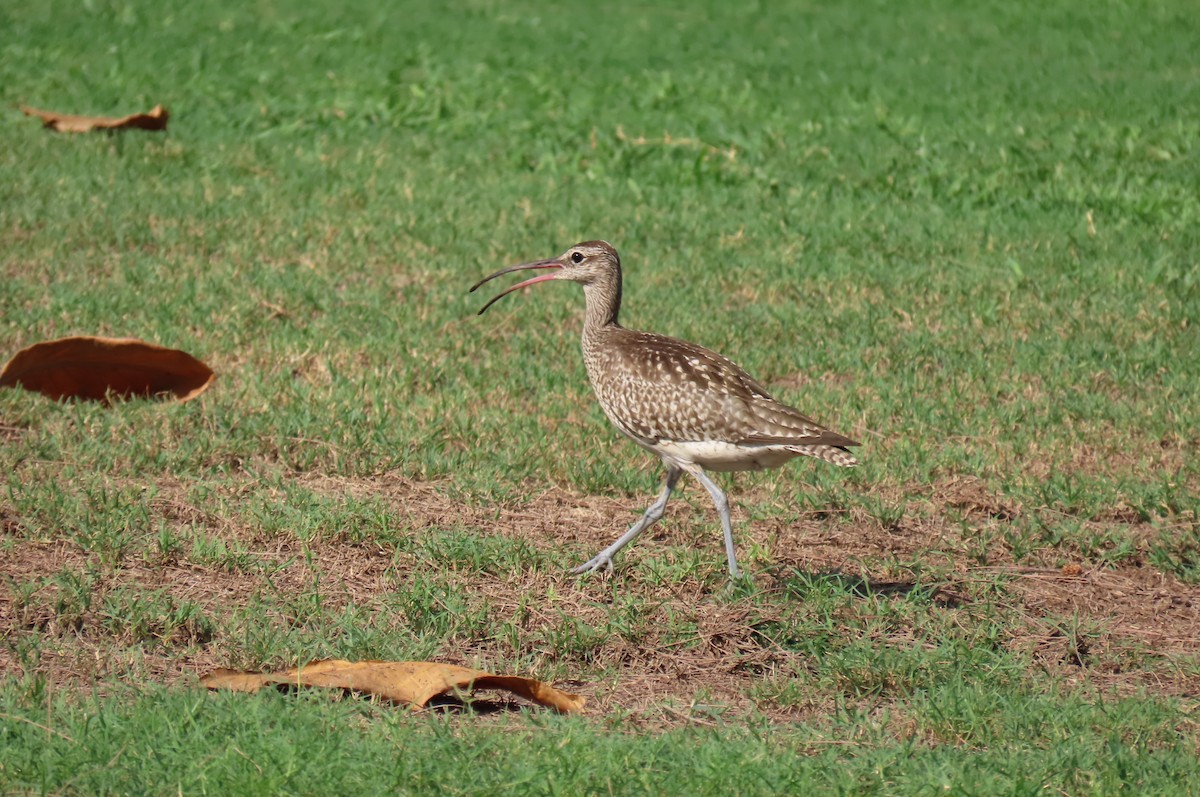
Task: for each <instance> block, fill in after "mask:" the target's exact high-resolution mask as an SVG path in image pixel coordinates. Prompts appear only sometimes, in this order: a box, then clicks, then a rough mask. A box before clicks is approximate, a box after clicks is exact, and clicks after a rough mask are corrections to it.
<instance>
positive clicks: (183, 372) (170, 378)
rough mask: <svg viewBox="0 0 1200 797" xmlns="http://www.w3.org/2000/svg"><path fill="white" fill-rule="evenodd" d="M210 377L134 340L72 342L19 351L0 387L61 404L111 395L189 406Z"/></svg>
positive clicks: (179, 357)
mask: <svg viewBox="0 0 1200 797" xmlns="http://www.w3.org/2000/svg"><path fill="white" fill-rule="evenodd" d="M214 378H215V374H213V372H212V369H211V368H209V367H208V366H207V365H205V364H204V363H202V362H200V361H199V360H197V359H196V358H195V357H193V356H192V355H190V354H188V353H187V352H184V351H180V350H179V349H167V348H163V347H162V346H155V345H154V344H153V343H146V342H145V341H141V340H135V339H133V338H94V337H72V338H59V339H58V340H49V341H45V342H43V343H35V344H34V345H32V346H30V347H29V348H26V349H22V350H21V351H19V352H17V354H16V356H15V357H13V358H12V359H11V360H9V361H8V364H7V365H5V366H4V370H3V371H0V387H23V388H25V389H26V390H34V391H37V392H38V393H43V394H45V395H47V396H50V397H51V398H54V399H58V400H60V401H61V400H62V399H68V398H79V399H90V400H92V401H107V400H108V399H109V397H110V396H118V397H121V398H129V397H132V396H166V397H173V398H176V399H178V400H180V401H189V400H191V399H194V398H195V397H196V396H198V395H200V394H201V393H203V392H204V391H205V390H207V389H208V386H209V385H210V384H212V380H213V379H214Z"/></svg>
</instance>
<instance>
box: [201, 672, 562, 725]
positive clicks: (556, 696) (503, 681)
mask: <svg viewBox="0 0 1200 797" xmlns="http://www.w3.org/2000/svg"><path fill="white" fill-rule="evenodd" d="M200 683H201V684H203V685H204V686H205V687H207V688H209V689H232V690H234V691H237V692H257V691H258V690H259V689H261V688H262V687H264V686H288V685H290V686H315V687H326V688H332V689H348V690H350V691H352V692H359V693H363V694H370V695H375V696H377V697H381V698H383V699H385V700H390V701H392V702H394V703H406V704H408V705H411V706H412V707H413V708H421V707H423V706H424V705H425V704H426V703H428V702H429V701H430V700H431V699H432V698H434V697H435V696H437V695H440V694H444V693H446V692H450V691H452V690H464V691H471V690H473V689H504V690H506V691H509V692H512V693H513V694H516V695H519V696H521V697H523V698H525V699H527V700H531V701H533V702H535V703H538V704H539V705H543V706H547V707H549V708H552V709H554V710H556V711H559V712H562V713H564V714H569V713H577V712H581V711H583V705H584V703H585V702H586V699H585V698H583V697H580V696H579V695H573V694H571V693H569V692H563V691H561V690H559V689H556V688H554V687H553V686H550V685H549V684H547V683H543V682H542V681H538V680H535V679H533V678H525V677H523V676H519V675H493V674H492V673H488V672H484V671H483V670H472V669H470V668H468V667H458V666H456V665H453V664H441V663H438V662H433V661H345V660H342V659H327V660H325V661H314V662H311V663H309V664H306V665H304V666H303V667H293V668H292V669H289V670H284V671H282V672H276V673H259V672H239V671H237V670H224V669H222V670H214V671H213V672H211V673H209V674H208V675H205V676H204V677H202V678H201V679H200Z"/></svg>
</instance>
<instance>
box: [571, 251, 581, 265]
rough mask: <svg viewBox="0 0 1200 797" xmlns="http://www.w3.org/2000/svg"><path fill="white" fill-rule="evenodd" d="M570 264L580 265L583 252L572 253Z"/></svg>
mask: <svg viewBox="0 0 1200 797" xmlns="http://www.w3.org/2000/svg"><path fill="white" fill-rule="evenodd" d="M571 262H572V263H575V264H576V265H578V264H579V263H582V262H583V252H572V253H571Z"/></svg>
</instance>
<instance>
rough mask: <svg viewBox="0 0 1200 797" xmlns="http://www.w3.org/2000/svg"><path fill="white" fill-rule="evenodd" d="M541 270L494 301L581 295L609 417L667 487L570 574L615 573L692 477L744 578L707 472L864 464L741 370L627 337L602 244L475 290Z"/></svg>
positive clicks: (617, 262) (732, 564) (721, 500)
mask: <svg viewBox="0 0 1200 797" xmlns="http://www.w3.org/2000/svg"><path fill="white" fill-rule="evenodd" d="M531 269H544V270H546V271H548V272H549V273H548V274H543V275H540V276H537V277H533V278H531V279H527V280H525V281H523V282H520V283H517V284H516V285H513V286H512V287H510V288H508V289H507V290H505V291H503V292H501V293H500V294H498V295H497V296H495V297H494V298H493V299H492V300H491V301H489V302H488V303H487V304H485V305H484V306H483V308H482V309H481V310H480V311H479V314H480V315H482V314H483V313H484V312H485V311H486V310H487V309H488V308H489V307H491V306H492V305H493V304H495V303H496V302H497V301H498V300H499V299H500V298H501V297H503V296H506V295H508V294H510V293H512V292H513V291H516V290H519V289H521V288H524V287H527V286H529V285H534V284H536V283H539V282H547V281H549V280H570V281H571V282H578V283H579V284H580V285H582V286H583V295H584V299H585V301H586V303H587V311H586V314H585V316H584V322H583V361H584V364H585V365H586V366H587V374H588V379H589V380H590V381H591V383H592V389H593V390H594V391H595V393H596V398H597V399H598V400H599V402H600V406H601V408H602V409H603V410H604V414H605V415H607V416H608V419H609V420H610V421H612V423H613V425H614V426H616V427H617V429H619V430H620V431H621V432H622V433H623V434H625V435H626V436H628V437H630V438H632V439H633V441H634V442H635V443H637V444H638V445H640V446H642V447H643V448H646V449H648V450H650V451H653V452H654V453H655V454H657V455H658V456H660V457H662V460H663V462H665V463H666V465H667V479H666V484H665V486H664V487H663V490H662V492H661V493H660V494H659V496H658V499H657V500H656V501H655V502H654V503H653V504H651V506H650V508H649V509H647V510H646V512H645V514H644V515H642V517H641V519H639V520H638V521H637V522H636V523H634V524H633V525H632V526H631V527H630V528H629V530H628V531H626V532H625V533H624V534H622V535H621V536H620V537H619V538H618V539H617V540H616V542H614V543H613V544H612V545H609V546H608V547H607V548H605V549H604V550H602V551H600V553H598V554H596V555H595V556H594V557H592V558H591V559H589V560H588V561H587V562H584V563H583V564H582V565H580V566H579V567H576V568H575V569H574V570H572V571H571V572H572V573H576V574H578V573H586V572H589V571H592V570H596V569H598V568H601V567H607V568H608V569H610V570H611V569H612V559H613V556H615V555H616V554H617V552H618V551H620V550H621V549H622V548H624V547H625V546H626V545H627V544H629V543H630V542H632V541H633V539H634V538H636V537H637V536H638V535H639V534H641V533H642V532H643V531H645V530H646V529H648V528H649V527H650V526H652V525H653V524H654V523H655V522H656V521H657V520H658V519H659V518H661V517H662V514H663V509H664V508H665V507H666V505H667V500H668V499H669V498H670V497H671V491H672V490H674V489H675V484H676V483H677V482H678V481H679V477H680V476H681V475H682V474H683V473H685V472H687V473H690V474H691V475H692V476H694V477H695V478H696V480H697V481H698V482H700V484H702V485H704V488H705V489H706V490H708V492H709V495H711V496H712V500H713V503H714V504H716V507H717V513H718V514H719V515H720V516H721V526H722V528H723V530H724V532H725V555H726V557H727V558H728V560H729V575H730V577H737V576H738V575H740V572H739V570H738V565H737V556H736V553H735V551H734V545H733V529H732V526H731V523H730V519H729V501H728V499H726V497H725V493H724V492H722V490H721V488H720V487H718V486H717V484H716V482H714V481H713V480H712V479H711V478H710V477H709V476H708V474H707V473H705V471H738V470H762V469H764V468H777V467H779V466H780V465H782V464H784V463H785V462H787V461H788V460H791V459H794V458H795V457H801V456H807V457H815V458H817V459H823V460H825V461H826V462H832V463H833V464H834V465H840V466H842V467H853V466H854V465H857V464H858V462H857V460H855V459H854V456H853V455H852V454H851V453H850V452H849V450H848V448H849V447H850V446H857V445H859V444H858V443H856V442H855V441H853V440H851V439H850V438H848V437H846V436H844V435H841V434H838V433H837V432H831V431H829V430H828V429H826V428H825V427H823V426H821V425H820V424H818V423H817V422H816V421H814V420H812V419H810V418H807V417H805V416H804V415H802V414H801V413H800V412H799V411H798V410H795V409H793V408H791V407H789V406H787V405H786V404H781V403H779V402H778V401H776V400H775V399H774V398H772V397H771V395H770V394H769V393H768V392H767V391H766V389H765V388H764V387H763V386H762V385H760V384H759V383H758V382H756V381H755V380H754V379H753V378H752V377H751V376H750V375H749V374H747V373H746V372H745V371H744V370H742V368H741V367H739V366H738V365H737V364H736V363H734V362H733V361H731V360H729V359H728V358H726V357H722V356H721V355H720V354H717V353H716V352H713V351H710V350H708V349H706V348H704V347H702V346H697V345H696V344H694V343H688V342H687V341H683V340H677V339H675V338H669V337H666V336H665V335H656V334H654V333H651V332H637V331H635V330H632V329H625V328H624V327H622V326H621V325H620V324H619V323H618V322H617V314H618V313H619V312H620V310H621V258H620V257H619V256H618V255H617V251H616V250H615V249H613V248H612V246H610V245H609V244H607V243H605V242H604V241H587V242H586V243H581V244H576V245H575V246H572V247H571V248H570V249H568V250H567V251H565V252H563V253H562V254H561V255H559V256H558V257H555V258H551V259H549V260H536V261H534V262H532V263H522V264H520V265H517V266H511V267H509V268H505V269H501V270H500V271H497V272H496V273H494V274H491V275H489V276H487V277H484V278H483V279H482V280H480V281H479V282H477V283H476V284H475V285H474V287H472V288H471V290H472V291H474V290H475V289H476V288H478V287H479V286H481V285H483V284H484V283H486V282H488V281H490V280H493V279H495V278H496V277H499V276H501V275H503V274H509V273H511V272H514V271H525V270H531Z"/></svg>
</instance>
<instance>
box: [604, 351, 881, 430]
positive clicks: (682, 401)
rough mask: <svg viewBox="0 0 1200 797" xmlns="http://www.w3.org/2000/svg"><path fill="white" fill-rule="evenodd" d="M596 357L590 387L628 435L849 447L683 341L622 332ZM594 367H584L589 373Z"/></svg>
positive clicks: (731, 366)
mask: <svg viewBox="0 0 1200 797" xmlns="http://www.w3.org/2000/svg"><path fill="white" fill-rule="evenodd" d="M621 332H622V333H624V334H621V335H620V336H619V337H618V338H617V339H616V340H612V341H610V345H609V346H606V347H604V348H603V351H601V352H597V353H596V354H597V355H598V356H597V361H596V362H595V366H596V367H597V369H598V371H599V372H602V373H603V374H604V376H603V378H600V379H597V378H595V376H593V378H592V385H593V387H594V388H595V390H596V394H597V397H598V398H599V399H600V403H601V405H602V406H603V407H604V411H605V413H606V414H607V415H608V417H609V418H610V419H611V420H612V421H613V423H614V424H616V426H617V427H618V428H620V429H621V430H622V431H624V432H625V433H626V434H628V435H630V436H632V437H634V438H636V439H639V440H641V441H643V442H646V443H654V442H657V441H659V440H673V441H692V440H696V441H701V440H702V441H721V442H728V443H733V444H742V445H781V446H799V447H808V446H835V447H839V448H840V447H844V446H853V445H857V443H855V442H854V441H853V440H851V439H849V438H847V437H844V436H843V435H840V434H837V433H836V432H831V431H829V430H828V429H825V428H824V427H822V426H821V425H820V424H818V423H817V422H816V421H813V420H812V419H810V418H807V417H805V416H804V415H802V414H801V413H800V412H798V411H797V410H794V409H792V408H791V407H788V406H787V405H784V404H780V403H779V402H778V401H776V400H775V399H774V398H773V397H772V396H771V395H770V393H768V392H767V390H766V389H765V388H764V387H763V386H762V385H760V384H759V383H758V382H757V381H755V380H754V379H753V378H752V377H751V376H750V375H749V374H747V373H746V372H745V371H744V370H742V368H741V367H739V366H738V365H737V364H736V363H734V362H733V361H732V360H729V359H728V358H726V357H723V356H721V355H720V354H717V353H716V352H713V351H710V350H708V349H705V348H704V347H702V346H697V345H695V344H692V343H688V342H686V341H681V340H676V339H675V338H668V337H664V336H661V335H654V334H651V333H646V332H634V331H631V330H621ZM592 371H593V367H592V364H589V374H592Z"/></svg>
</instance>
